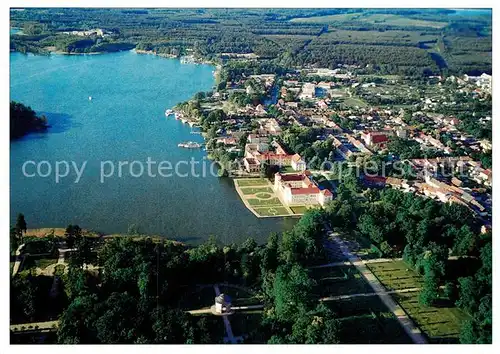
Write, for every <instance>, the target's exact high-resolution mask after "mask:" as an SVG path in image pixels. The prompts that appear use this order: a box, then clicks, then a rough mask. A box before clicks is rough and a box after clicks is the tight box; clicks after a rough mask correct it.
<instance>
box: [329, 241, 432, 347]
mask: <svg viewBox="0 0 500 354" xmlns="http://www.w3.org/2000/svg"><path fill="white" fill-rule="evenodd" d="M329 240H331V242H333V243H335V244H337V245H338V247H339V248H340V250H341V251H342V254H343V255H344V257H346V258H347V259H348V260H349V261H350V262H351V263H352V264H353V265H354V266H355V267H356V269H357V270H358V272H360V273H361V275H363V277H364V278H365V279H366V281H367V282H368V284H370V286H371V287H372V289H373V290H374V291H375V293H377V295H379V297H380V300H382V302H383V303H384V304H385V305H386V306H387V308H388V309H389V310H390V311H391V312H392V313H393V314H394V315H395V316H396V318H397V319H398V321H399V323H400V324H401V326H402V327H403V329H404V330H405V332H406V333H407V334H408V336H410V338H411V339H412V340H413V342H414V343H417V344H426V343H427V340H426V339H425V337H424V335H423V334H422V332H421V331H420V329H418V327H417V326H416V325H415V324H414V323H413V321H412V320H411V319H410V318H409V317H408V315H407V314H406V313H405V312H404V310H403V308H402V307H401V306H399V304H398V303H397V302H395V301H394V299H393V298H392V297H391V296H390V294H388V292H387V290H386V289H385V287H384V286H383V285H382V283H380V281H379V280H378V279H377V277H375V275H374V274H373V273H372V272H371V270H370V269H369V268H368V267H367V266H366V265H365V264H364V263H363V261H362V260H361V258H359V257H358V256H356V255H354V254H352V253H351V251H350V250H349V248H348V247H347V246H346V244H345V243H344V241H343V240H342V239H340V237H339V234H338V233H333V232H330V233H329Z"/></svg>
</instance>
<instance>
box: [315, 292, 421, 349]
mask: <svg viewBox="0 0 500 354" xmlns="http://www.w3.org/2000/svg"><path fill="white" fill-rule="evenodd" d="M323 303H324V304H325V305H326V306H327V307H328V308H329V309H331V310H332V311H334V312H335V313H336V316H337V318H338V320H339V322H340V325H341V335H342V338H343V340H342V341H343V342H344V343H351V344H382V343H384V344H407V343H412V341H411V339H410V338H409V337H408V336H407V334H406V333H405V331H404V330H403V328H402V327H401V325H400V324H399V322H398V320H397V318H396V317H395V316H394V315H393V314H392V313H391V312H390V311H389V310H388V309H387V307H386V306H385V305H384V303H383V302H382V301H381V300H380V298H379V297H378V296H377V295H373V296H361V297H351V298H345V299H339V300H335V301H324V302H323Z"/></svg>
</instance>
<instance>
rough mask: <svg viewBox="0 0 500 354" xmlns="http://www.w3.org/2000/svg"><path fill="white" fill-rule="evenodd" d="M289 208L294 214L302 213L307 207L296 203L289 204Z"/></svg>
mask: <svg viewBox="0 0 500 354" xmlns="http://www.w3.org/2000/svg"><path fill="white" fill-rule="evenodd" d="M290 209H292V212H293V213H294V214H304V213H305V212H306V210H307V207H306V206H305V205H297V206H291V207H290Z"/></svg>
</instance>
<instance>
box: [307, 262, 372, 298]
mask: <svg viewBox="0 0 500 354" xmlns="http://www.w3.org/2000/svg"><path fill="white" fill-rule="evenodd" d="M311 277H312V278H314V279H315V280H316V286H317V288H316V293H317V294H318V295H319V296H320V298H323V297H334V296H342V295H354V294H367V293H373V289H372V288H371V286H370V285H369V284H368V283H367V282H366V281H365V280H364V279H363V277H362V276H361V274H360V273H359V272H358V271H357V269H356V268H355V267H354V266H352V265H345V266H335V267H325V268H314V269H312V270H311Z"/></svg>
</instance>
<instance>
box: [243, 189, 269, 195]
mask: <svg viewBox="0 0 500 354" xmlns="http://www.w3.org/2000/svg"><path fill="white" fill-rule="evenodd" d="M241 191H242V192H243V194H258V193H273V190H272V189H271V188H270V187H243V188H241Z"/></svg>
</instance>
